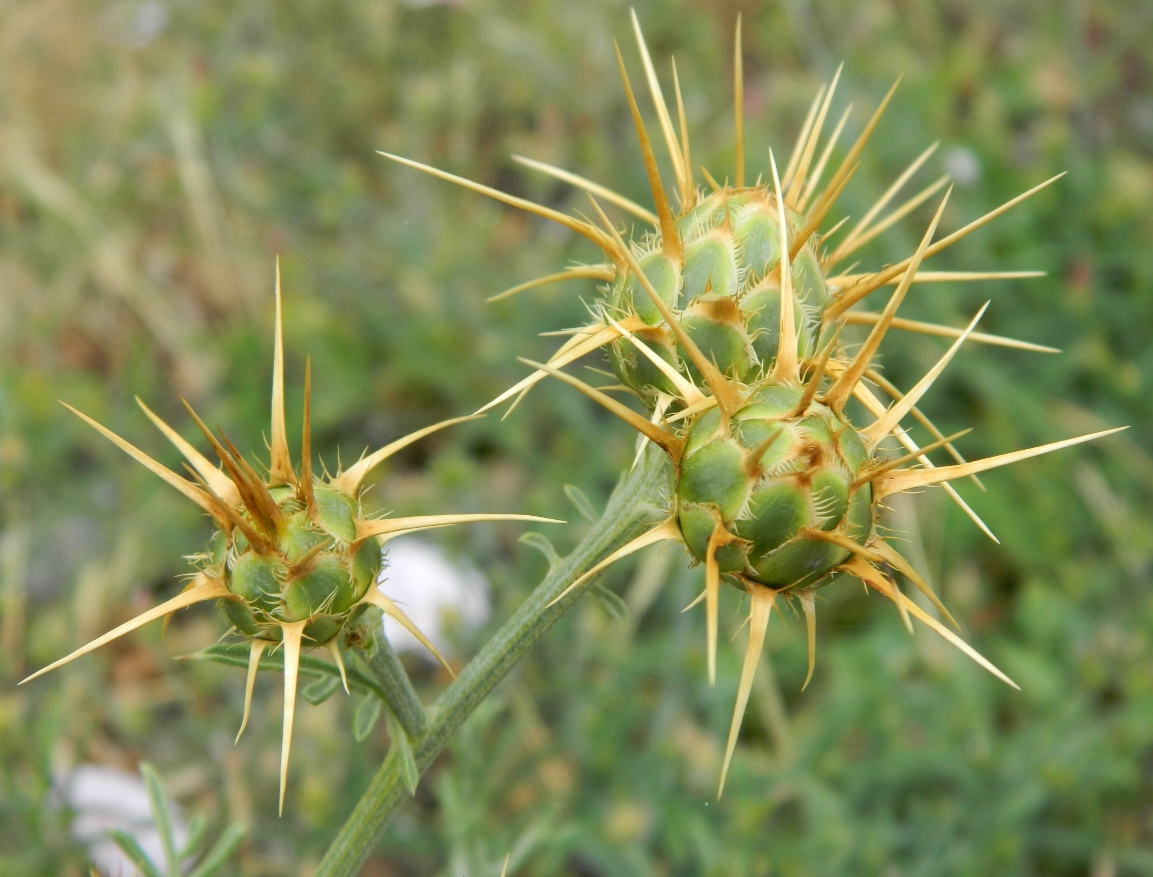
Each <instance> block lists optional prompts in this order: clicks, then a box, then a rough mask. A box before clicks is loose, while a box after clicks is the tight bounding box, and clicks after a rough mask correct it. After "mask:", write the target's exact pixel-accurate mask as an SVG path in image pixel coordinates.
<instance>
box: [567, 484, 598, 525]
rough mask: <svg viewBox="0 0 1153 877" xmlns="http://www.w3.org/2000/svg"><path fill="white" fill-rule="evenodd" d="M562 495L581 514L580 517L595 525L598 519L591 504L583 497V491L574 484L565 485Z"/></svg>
mask: <svg viewBox="0 0 1153 877" xmlns="http://www.w3.org/2000/svg"><path fill="white" fill-rule="evenodd" d="M564 495H565V496H567V497H568V498H569V501H570V502H571V503H572V504H573V505H574V506H576V510H577V511H578V512H580V513H581V517H582V518H584V519H585V520H586V521H588V522H589V523H590V524H594V523H596V521H597V519H598V518H599V517H600V515H598V514H597V513H596V509H594V508H593V504H592V502H590V501H589V498H588V497H587V496H585V493H584V491H583V490H581V489H580V488H579V487H577V486H576V485H575V484H566V485H565V486H564Z"/></svg>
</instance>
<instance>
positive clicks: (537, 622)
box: [313, 448, 669, 877]
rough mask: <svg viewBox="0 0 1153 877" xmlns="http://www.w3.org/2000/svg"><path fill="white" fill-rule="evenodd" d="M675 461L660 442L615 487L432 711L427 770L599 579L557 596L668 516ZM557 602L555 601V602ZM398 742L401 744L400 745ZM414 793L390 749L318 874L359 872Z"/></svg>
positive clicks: (424, 758)
mask: <svg viewBox="0 0 1153 877" xmlns="http://www.w3.org/2000/svg"><path fill="white" fill-rule="evenodd" d="M668 479H669V462H668V460H667V458H666V457H665V456H664V455H663V454H661V453H659V452H658V451H657V450H656V449H655V448H650V449H649V450H648V451H647V452H646V454H645V455H644V458H643V459H642V461H641V462H640V463H639V464H638V465H637V466H636V468H635V469H634V470H633V471H632V472H631V473H629V475H628V476H627V477H625V478H624V479H623V480H622V481H621V482H620V483H619V484H618V485H617V488H616V490H614V491H613V495H612V497H610V499H609V503H608V507H607V508H606V509H605V513H604V514H603V515H602V516H601V518H600V520H598V521H597V522H596V523H595V524H593V525H592V528H591V529H590V530H589V533H588V535H587V536H585V538H584V539H583V540H581V543H580V544H579V545H578V546H577V547H576V548H575V549H574V550H573V551H572V553H571V554H569V555H568V557H565V558H564V559H563V560H560V561H559V562H557V563H556V564H554V565H553V567H552V569H550V570H549V573H548V575H546V576H545V578H544V580H543V581H542V582H541V583H540V584H539V585H538V586H537V587H536V589H535V590H533V592H532V594H531V595H529V597H528V599H527V600H525V602H524V603H523V604H522V605H521V606H520V608H519V609H518V610H517V611H516V613H515V614H514V615H513V616H512V618H510V619H509V620H508V621H507V622H505V624H504V626H503V627H501V629H500V630H499V631H497V633H496V635H495V636H494V637H493V638H492V639H491V640H489V641H488V643H486V644H485V646H484V648H482V649H481V650H480V652H479V653H478V654H477V656H476V657H475V658H474V659H473V660H472V661H471V662H469V664H468V666H467V667H465V668H464V670H463V671H462V672H461V674H460V676H459V677H458V678H457V679H456V681H455V682H453V683H452V685H450V686H449V687H448V688H447V689H446V690H445V692H444V694H442V695H441V697H440V699H439V700H437V702H436V703H435V704H434V705H433V707H432V708H431V709H430V710H429V724H428V730H427V732H426V733H425V734H424V735H423V736H422V737H420V738H418V739H414V740H413V741H412V743H413V750H414V754H415V756H416V763H417V766H418V767H419V769H420V770H421V772H422V773H423V772H424V771H425V770H427V769H428V767H429V765H430V764H432V762H433V759H435V758H436V756H437V755H438V754H440V752H441V750H442V749H444V747H445V745H446V744H447V743H448V741H449V739H450V738H451V737H452V735H453V733H455V731H456V730H457V729H458V728H459V727H460V726H461V724H462V723H463V722H464V720H465V719H467V718H468V717H469V716H470V715H471V714H472V712H473V711H474V710H475V709H476V708H477V707H478V706H479V705H480V703H481V702H482V701H483V700H484V699H485V698H486V697H487V696H488V695H489V693H490V692H491V691H492V690H493V688H494V687H495V686H496V684H497V683H498V682H500V680H501V679H503V678H504V676H505V675H506V674H507V673H508V672H509V670H511V669H512V668H513V666H514V665H515V664H516V663H517V661H519V660H520V659H521V658H522V657H524V655H525V653H526V652H527V651H528V650H529V648H530V647H531V646H532V644H533V643H535V642H536V641H537V639H538V638H539V637H540V636H541V635H542V634H543V633H544V632H545V631H546V630H548V629H549V627H551V626H552V625H553V624H554V623H555V622H556V620H557V619H558V618H560V616H561V615H563V614H564V612H565V611H566V610H567V609H568V608H569V606H571V605H572V604H573V602H575V601H576V600H577V598H579V597H580V596H581V595H582V594H583V593H584V592H585V590H586V589H587V588H588V587H589V586H591V585H592V583H593V581H594V580H595V577H594V578H593V579H590V580H589V581H587V582H584V583H583V584H582V586H581V587H579V588H576V589H574V590H573V591H572V592H571V593H569V594H567V595H566V596H565V597H564V599H562V600H558V601H557V602H556V603H553V600H556V598H557V596H558V595H559V594H561V593H563V592H564V590H565V589H566V588H567V587H568V586H569V585H570V584H571V583H572V582H573V581H575V580H576V579H578V578H579V577H580V576H581V575H582V574H583V573H585V572H586V571H587V570H589V569H591V568H592V567H593V566H594V565H595V564H596V563H597V562H598V561H600V560H601V559H602V558H604V557H605V556H607V555H608V554H611V553H612V552H613V551H616V550H617V549H618V548H620V547H621V546H623V545H624V544H626V543H627V542H629V541H630V540H631V539H634V538H636V537H637V536H638V535H640V534H641V533H643V532H645V531H646V530H648V529H650V528H651V527H653V526H654V525H656V524H658V523H660V521H662V520H664V519H665V518H666V517H667V516H668V506H667V503H666V501H665V500H666V498H667V495H668ZM550 604H551V605H550ZM394 748H395V747H394ZM408 797H409V795H408V792H407V791H405V788H404V783H403V781H402V778H401V773H400V767H399V765H398V764H397V755H396V753H395V751H394V752H390V753H389V755H388V757H387V758H386V759H385V761H384V764H383V765H381V767H380V770H378V771H377V773H376V776H375V777H373V780H372V783H371V785H369V787H368V789H367V790H366V791H365V793H364V795H363V796H362V797H361V799H360V801H359V802H358V803H357V805H356V808H355V809H354V810H353V811H352V814H351V815H350V816H349V818H348V820H347V821H346V822H345V824H344V826H343V827H342V828H341V830H340V833H339V834H338V835H337V836H336V839H335V840H334V841H333V842H332V845H331V846H330V847H329V848H328V852H327V853H326V854H325V856H324V859H323V860H322V861H321V862H320V865H319V866H318V867H317V869H316V871H315V872H314V873H313V877H353V875H355V874H356V873H357V871H358V870H359V869H360V866H361V865H362V864H363V863H364V860H365V859H367V858H368V855H369V853H370V852H371V851H372V848H373V846H374V845H375V844H376V841H377V838H378V837H379V836H380V832H381V831H382V830H383V829H384V827H385V826H386V825H387V824H388V822H389V820H390V819H391V817H392V816H393V814H394V813H395V812H396V810H397V809H398V808H399V807H400V805H401V804H402V803H404V801H405V800H406V799H407V798H408Z"/></svg>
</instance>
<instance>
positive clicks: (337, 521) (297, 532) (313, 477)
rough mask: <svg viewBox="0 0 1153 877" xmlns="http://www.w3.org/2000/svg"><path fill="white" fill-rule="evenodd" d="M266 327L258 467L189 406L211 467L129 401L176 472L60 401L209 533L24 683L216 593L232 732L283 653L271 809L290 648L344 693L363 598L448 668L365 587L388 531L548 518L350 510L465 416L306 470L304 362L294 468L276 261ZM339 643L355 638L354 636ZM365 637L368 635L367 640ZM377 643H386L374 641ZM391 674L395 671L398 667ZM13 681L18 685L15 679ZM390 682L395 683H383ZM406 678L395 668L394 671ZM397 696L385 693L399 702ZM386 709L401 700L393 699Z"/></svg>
mask: <svg viewBox="0 0 1153 877" xmlns="http://www.w3.org/2000/svg"><path fill="white" fill-rule="evenodd" d="M275 295H276V329H275V340H274V353H273V372H272V419H271V425H270V435H269V445H270V457H269V462H268V464H267V466H262V467H261V469H262V470H263V471H258V470H257V468H255V467H254V466H253V465H252V464H250V463H249V462H248V461H247V460H246V459H245V457H244V455H243V454H242V453H241V452H240V451H239V450H237V448H236V446H235V445H233V444H232V442H230V441H229V440H228V438H227V436H225V435H224V434H223V433H220V434H214V433H213V431H212V430H210V429H209V428H208V427H207V426H206V425H205V424H204V421H203V420H201V419H200V417H199V416H197V414H196V412H195V411H194V410H193V409H192V406H191V405H189V404H188V403H187V401H184V400H181V401H183V402H184V406H185V408H187V410H188V413H189V415H190V416H191V417H192V419H193V421H194V422H195V423H196V426H197V427H198V428H199V429H200V431H201V432H202V433H203V434H204V437H205V439H206V440H207V441H208V443H209V445H210V446H211V447H212V450H213V451H214V452H215V453H216V455H217V457H218V458H219V460H220V466H219V467H218V466H217V465H215V464H213V463H212V462H211V461H210V460H209V459H208V458H207V457H205V456H204V455H203V454H201V453H200V452H199V451H198V450H196V448H194V447H193V446H192V445H191V444H189V443H188V442H187V441H186V440H185V439H184V438H182V437H181V435H180V434H179V433H178V432H177V431H176V430H175V429H173V428H172V427H171V426H169V425H168V424H167V423H166V422H165V421H163V420H162V419H161V418H160V417H159V416H157V415H156V414H155V413H154V412H153V411H152V410H151V409H150V408H148V406H147V405H145V404H144V402H143V401H141V400H140V399H137V402H138V404H139V405H140V407H141V408H142V409H143V411H144V413H145V414H146V415H148V417H149V419H150V420H152V422H153V423H154V424H155V425H156V426H157V427H158V428H159V429H160V431H161V432H162V433H164V435H165V436H166V437H167V438H168V440H169V441H171V442H172V444H173V445H174V446H175V447H176V449H177V450H178V451H179V452H180V454H181V455H182V456H183V457H184V459H185V461H186V462H185V465H186V468H187V469H188V471H189V474H190V475H191V476H192V477H191V479H190V478H185V477H182V476H180V475H178V474H177V473H176V472H174V471H172V470H171V469H169V468H168V467H166V466H164V465H162V464H161V463H159V462H157V461H156V460H154V459H153V458H152V457H150V456H149V455H148V454H146V453H144V452H143V451H141V450H140V449H139V448H137V447H136V446H135V445H132V444H130V443H129V442H128V441H127V440H125V439H123V438H121V437H120V436H118V435H116V434H115V433H113V432H112V431H111V430H109V429H107V428H106V427H104V426H102V425H101V424H99V423H97V422H96V421H95V420H93V419H92V418H90V417H88V416H87V415H86V414H83V413H81V412H80V411H77V410H76V409H75V408H73V407H72V406H70V405H68V404H67V403H63V404H64V407H66V408H68V410H69V411H72V412H73V413H74V414H76V415H77V416H78V417H80V418H81V419H82V420H83V421H85V422H86V423H88V424H89V425H90V426H92V427H93V428H94V429H95V430H96V431H97V432H99V433H100V434H101V435H103V436H105V437H106V438H107V439H109V440H110V441H111V442H113V444H115V445H116V446H117V447H119V448H120V449H121V450H123V451H125V452H126V453H127V454H128V455H129V456H131V457H132V458H133V459H135V460H136V461H137V462H139V463H141V464H142V465H143V466H144V467H145V468H146V469H148V470H149V471H151V472H152V473H154V474H155V475H157V476H159V477H160V478H161V479H163V480H164V481H165V482H167V483H168V484H169V485H171V486H172V487H174V488H175V489H176V490H178V491H180V493H181V494H183V495H184V496H185V497H187V498H188V499H189V500H191V501H192V502H194V503H195V504H196V505H197V506H199V507H200V508H201V509H202V510H203V511H204V512H205V513H206V514H207V515H208V516H209V517H210V518H211V519H212V521H213V523H214V524H215V526H216V528H217V529H216V531H215V533H213V535H212V537H211V539H210V540H209V543H208V548H207V550H206V551H205V552H204V553H202V554H199V555H196V556H194V557H192V558H190V559H191V561H192V564H193V567H194V569H195V572H193V573H192V574H190V576H189V581H188V583H187V585H186V586H185V587H184V589H183V590H182V591H181V592H180V593H179V594H177V595H176V596H175V597H172V598H171V599H169V600H166V601H165V602H163V603H161V604H160V605H158V606H154V607H153V608H151V609H149V610H147V611H146V612H142V613H141V614H140V615H138V616H136V617H135V618H133V619H131V620H130V621H127V622H125V623H124V624H122V625H120V626H119V627H117V628H115V629H113V630H110V631H109V632H108V633H106V634H104V635H103V636H100V637H97V638H96V639H94V640H93V641H92V642H90V643H88V644H87V645H84V646H81V647H80V648H78V649H77V650H76V651H74V652H72V653H71V654H70V655H67V656H65V657H63V658H61V659H60V660H58V661H56V662H54V663H52V664H49V665H48V666H47V667H44V668H43V669H41V670H39V671H37V672H36V673H33V674H32V675H31V676H29V677H28V678H27V679H25V680H24V681H23V682H28V681H30V680H32V679H35V678H36V677H37V676H41V675H43V674H44V673H47V672H49V671H50V670H55V669H56V668H57V667H60V666H63V665H64V664H67V663H69V662H70V661H74V660H75V659H76V658H79V657H80V656H81V655H85V654H87V653H88V652H91V651H93V650H95V649H98V648H100V647H101V646H103V645H105V644H106V643H109V642H111V641H112V640H114V639H117V638H119V637H121V636H124V635H125V634H126V633H130V632H131V631H133V630H135V629H136V628H138V627H141V626H143V625H145V624H147V623H149V622H150V621H155V620H157V619H161V618H164V619H167V618H169V617H170V616H171V615H172V614H173V613H174V612H176V611H177V610H179V609H183V608H185V607H187V606H192V605H194V604H196V603H202V602H205V601H209V600H215V601H218V602H219V604H220V606H221V608H222V610H223V612H224V615H225V616H226V617H227V619H228V620H229V622H231V624H232V628H231V630H230V633H233V634H235V635H236V636H238V637H240V638H241V639H243V640H244V641H246V642H247V643H248V646H249V659H248V676H247V680H246V684H245V695H244V716H243V718H242V720H241V725H240V732H239V733H238V734H237V740H239V739H240V734H242V733H243V732H244V728H245V726H246V725H247V723H248V716H249V711H250V708H251V703H252V693H253V687H254V684H255V680H256V674H257V670H258V669H259V667H260V665H261V656H262V655H263V654H264V652H265V651H266V650H269V649H280V650H282V651H283V661H282V667H283V670H284V721H283V732H282V743H281V758H280V810H281V812H283V810H284V795H285V788H286V785H287V778H288V762H289V753H290V751H291V747H292V729H293V721H294V717H295V714H296V690H297V679H298V675H299V671H300V663H301V651H302V650H303V649H305V648H319V647H324V648H326V649H327V650H328V652H329V653H330V655H331V657H332V660H333V663H334V664H335V665H336V667H337V669H338V670H339V673H340V676H341V679H342V681H343V683H344V689H345V691H346V692H347V691H348V690H349V687H348V674H347V672H346V670H345V665H344V659H343V657H342V654H341V640H342V634H344V633H351V632H352V631H353V625H354V623H355V622H356V621H357V620H358V618H359V617H360V616H361V615H362V614H363V613H364V612H365V610H367V609H368V607H370V606H375V607H378V608H379V609H381V610H382V611H383V612H384V613H385V614H387V615H389V616H391V617H393V618H395V619H396V620H397V621H398V622H399V623H400V624H402V625H403V626H404V627H405V628H406V629H407V630H408V631H409V632H411V633H412V634H413V636H415V637H416V638H417V639H418V640H419V641H420V642H421V643H422V644H423V645H424V646H425V647H426V648H427V649H428V650H429V651H430V652H432V654H433V655H434V656H435V657H436V658H437V660H439V661H440V662H441V664H443V665H444V667H445V669H446V670H448V671H449V673H452V672H453V671H452V667H451V666H449V664H448V662H447V661H446V660H445V659H444V657H443V656H442V655H441V654H440V652H439V651H438V650H437V648H436V646H434V645H433V644H432V643H431V642H430V641H429V640H428V638H427V637H426V636H425V635H424V634H423V633H422V632H421V630H420V629H419V628H418V627H417V626H416V625H415V624H414V623H413V622H412V620H411V619H409V617H408V616H407V615H406V614H405V613H404V611H403V610H402V609H401V608H400V607H399V606H397V605H396V604H395V603H394V602H393V601H392V600H390V599H389V598H388V597H387V596H386V595H384V594H383V593H382V592H381V591H380V590H378V589H377V588H376V581H377V577H378V576H379V574H380V572H381V568H382V565H383V554H382V548H383V546H384V545H385V544H387V542H388V541H389V540H390V539H393V538H395V537H396V536H399V535H402V534H405V533H414V532H418V531H421V530H429V529H434V528H438V527H446V526H450V525H453V524H463V523H470V522H475V521H536V522H551V523H559V522H557V521H554V520H553V519H551V518H541V517H536V516H534V515H518V514H448V515H424V516H415V517H387V516H386V517H373V516H370V515H366V514H365V513H364V509H363V507H362V498H363V491H362V487H363V483H364V479H365V478H366V476H368V474H369V473H370V472H372V470H373V469H375V468H376V467H377V466H379V465H380V464H381V463H383V462H384V461H385V460H387V459H388V458H389V457H391V456H392V455H394V454H395V453H396V452H397V451H400V450H401V449H402V448H405V447H407V446H408V445H410V444H412V443H413V442H415V441H418V440H420V439H421V438H424V437H425V436H427V435H430V434H431V433H434V432H437V431H438V430H441V429H444V428H445V427H449V426H452V425H454V424H457V423H462V422H464V421H467V420H472V419H474V418H475V417H476V415H471V416H468V417H457V418H453V419H451V420H445V421H442V422H441V423H437V424H434V425H432V426H427V427H424V428H423V429H419V430H417V431H416V432H413V433H410V434H409V435H407V436H404V437H403V438H399V439H397V440H396V441H393V442H391V443H389V444H387V445H385V446H384V447H382V448H380V449H379V450H376V451H374V452H373V453H371V454H367V455H365V456H362V457H361V458H360V459H359V460H358V461H357V462H356V463H355V464H354V465H352V466H350V467H349V468H348V469H343V470H340V471H338V472H337V473H336V474H335V475H329V474H328V473H327V472H325V473H324V474H319V473H317V472H316V471H315V470H314V469H313V463H312V446H311V395H312V381H311V364H306V367H305V375H304V411H303V426H302V438H301V448H300V456H299V466H297V465H296V464H294V463H293V461H292V456H291V454H290V452H289V448H288V440H287V430H286V418H285V410H284V346H283V329H282V318H281V316H282V315H281V294H280V268H279V265H278V266H277V270H276V287H275ZM344 639H345V642H346V644H349V645H353V646H359V645H364V644H365V643H366V639H365V638H364V637H362V636H355V637H346V638H344ZM367 642H368V644H370V645H371V644H372V643H374V642H376V638H374V637H370V638H368V640H367ZM385 647H386V648H387V646H385ZM402 674H403V671H402ZM23 682H22V683H21V684H23ZM394 682H397V684H403V683H400V682H399V680H394ZM404 683H407V677H405V678H404ZM403 697H404V695H403V694H402V695H401V696H400V697H398V698H396V699H403ZM392 708H393V710H394V712H396V713H398V715H400V714H403V712H404V710H403V705H402V704H398V703H395V702H394V703H393V704H392Z"/></svg>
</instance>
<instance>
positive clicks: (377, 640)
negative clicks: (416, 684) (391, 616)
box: [359, 613, 428, 740]
mask: <svg viewBox="0 0 1153 877" xmlns="http://www.w3.org/2000/svg"><path fill="white" fill-rule="evenodd" d="M374 615H375V613H374ZM374 620H375V619H374ZM369 636H371V640H370V645H369V647H368V648H366V649H361V650H359V654H360V656H361V658H362V659H363V660H364V664H365V666H366V667H368V669H369V670H370V671H371V672H372V675H373V677H374V678H375V679H376V681H377V682H378V683H380V687H381V689H382V690H383V691H384V702H385V703H386V704H388V708H389V709H390V710H392V714H393V715H394V716H396V720H397V721H398V722H400V726H401V727H402V728H404V733H405V734H407V735H408V739H410V740H417V739H419V738H420V737H421V735H422V734H424V732H425V731H427V730H428V713H427V712H425V709H424V705H423V704H422V703H421V702H420V698H419V697H417V694H416V689H414V688H413V687H412V682H411V681H410V680H409V678H408V674H407V673H406V672H405V670H404V666H403V665H402V664H401V663H400V658H398V657H397V655H396V651H395V650H394V649H393V648H392V645H391V643H389V641H388V637H386V636H385V635H384V634H383V633H382V632H381V630H380V625H379V623H377V624H375V625H373V627H372V629H371V631H370V632H369Z"/></svg>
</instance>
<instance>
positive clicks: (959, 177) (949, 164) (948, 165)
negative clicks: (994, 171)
mask: <svg viewBox="0 0 1153 877" xmlns="http://www.w3.org/2000/svg"><path fill="white" fill-rule="evenodd" d="M941 162H942V164H944V165H945V172H946V173H947V174H948V175H949V176H950V177H952V178H953V181H954V182H955V183H956V184H957V185H958V186H971V185H973V183H975V182H977V180H979V179H981V159H979V158H977V153H975V152H974V151H973V150H971V149H969V148H968V147H966V146H954V147H953V148H952V149H948V150H946V151H945V154H944V155H943V156H941Z"/></svg>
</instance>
